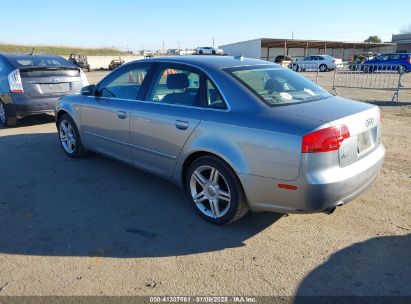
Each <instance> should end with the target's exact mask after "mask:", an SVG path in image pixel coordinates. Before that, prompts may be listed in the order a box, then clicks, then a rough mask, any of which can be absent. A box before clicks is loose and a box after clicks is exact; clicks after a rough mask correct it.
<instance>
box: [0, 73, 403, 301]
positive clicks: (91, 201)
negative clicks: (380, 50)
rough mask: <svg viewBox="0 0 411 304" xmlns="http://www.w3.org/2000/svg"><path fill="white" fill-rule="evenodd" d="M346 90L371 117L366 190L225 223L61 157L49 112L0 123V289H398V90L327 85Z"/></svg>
mask: <svg viewBox="0 0 411 304" xmlns="http://www.w3.org/2000/svg"><path fill="white" fill-rule="evenodd" d="M105 73H106V72H92V73H90V74H89V80H90V82H91V83H92V82H96V81H97V80H98V79H100V78H101V77H102V76H103V75H104V74H105ZM331 74H332V73H327V74H325V75H321V78H320V83H321V84H322V85H323V86H325V87H327V86H329V84H330V78H331V77H332V76H331ZM407 77H408V75H407ZM408 80H409V79H407V81H408ZM407 81H404V83H407V84H408V82H407ZM410 83H411V81H410ZM410 87H411V86H410ZM355 94H357V96H360V97H357V98H358V99H367V100H374V102H375V103H377V104H378V105H380V106H382V110H383V115H384V121H383V142H384V144H385V146H386V148H387V155H386V160H385V164H384V167H383V169H382V172H381V174H380V175H379V177H378V178H377V180H376V182H375V183H374V184H373V186H372V187H371V188H370V189H369V190H368V191H367V192H366V193H365V194H363V195H362V196H361V197H359V198H358V199H356V200H355V201H354V202H352V203H350V204H348V205H346V206H344V207H341V208H338V209H337V210H336V212H335V213H334V214H332V215H325V214H312V215H290V216H282V215H279V214H272V213H259V214H249V215H248V216H246V217H245V218H244V219H242V220H241V221H239V222H237V223H235V224H233V225H230V226H226V227H216V226H213V225H211V224H208V223H206V222H204V221H202V220H200V219H199V217H198V216H197V215H196V214H195V213H194V212H193V211H192V210H191V207H190V205H189V204H188V203H187V202H186V201H185V199H184V197H183V194H182V192H181V191H180V189H178V188H176V187H175V186H173V185H171V184H169V183H167V182H166V181H164V180H162V179H159V178H157V177H154V176H151V175H149V174H146V173H144V172H141V171H138V170H134V169H131V168H129V167H127V166H125V165H122V164H120V163H118V162H115V161H112V160H109V159H106V158H104V157H101V156H98V155H91V156H88V157H86V158H84V159H80V160H72V159H69V158H68V157H66V156H65V155H64V154H63V152H62V150H61V148H60V147H59V142H58V140H57V134H56V128H55V126H54V124H53V117H49V116H38V117H30V118H27V119H24V120H23V121H21V122H20V124H19V126H18V127H17V128H13V129H0V156H1V157H0V172H1V174H2V177H3V178H2V181H1V184H0V231H1V234H0V265H1V267H0V295H254V296H256V295H282V296H287V295H311V294H314V295H411V284H410V283H409V282H411V254H410V252H411V157H410V155H409V151H410V150H411V97H410V96H409V95H407V94H408V92H405V93H404V94H402V95H401V96H402V97H401V102H400V103H390V102H386V100H389V99H390V98H389V94H388V95H387V96H385V95H383V94H382V93H374V92H372V91H359V90H347V91H346V92H344V91H342V92H341V93H340V95H342V96H349V97H352V95H355ZM372 94H376V96H377V97H379V98H374V97H373V95H372ZM384 94H385V93H384ZM386 97H388V98H386Z"/></svg>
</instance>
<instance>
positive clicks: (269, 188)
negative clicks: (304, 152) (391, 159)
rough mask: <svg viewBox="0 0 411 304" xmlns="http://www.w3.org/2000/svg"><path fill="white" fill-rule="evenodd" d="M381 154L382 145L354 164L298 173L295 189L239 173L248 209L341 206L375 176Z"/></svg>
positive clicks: (295, 210) (310, 209) (291, 210)
mask: <svg viewBox="0 0 411 304" xmlns="http://www.w3.org/2000/svg"><path fill="white" fill-rule="evenodd" d="M384 156H385V148H384V146H383V145H382V144H380V145H379V146H378V148H377V149H376V150H375V151H373V152H372V153H370V154H369V155H368V156H367V157H365V158H363V159H361V160H359V161H357V162H356V163H355V164H352V165H350V166H347V167H344V168H340V167H339V166H338V167H335V168H332V169H328V170H327V171H324V172H301V174H300V177H299V178H298V179H297V180H295V181H293V182H286V183H287V184H292V185H295V186H297V190H287V189H280V188H278V184H280V183H284V181H282V180H277V179H271V178H265V177H260V176H253V175H244V174H240V175H239V177H240V180H241V182H242V185H243V188H244V191H245V193H246V196H247V199H248V202H249V206H250V209H251V210H252V211H271V212H282V213H316V212H322V211H325V210H327V209H331V208H335V207H336V206H340V205H344V204H346V203H348V202H350V201H352V200H354V199H355V198H356V197H358V196H359V195H361V194H362V193H364V192H365V191H366V190H367V189H368V188H369V187H370V186H371V184H372V183H373V182H374V180H375V178H376V177H377V175H378V173H379V171H380V169H381V167H382V165H383V162H384Z"/></svg>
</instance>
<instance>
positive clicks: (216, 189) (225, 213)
mask: <svg viewBox="0 0 411 304" xmlns="http://www.w3.org/2000/svg"><path fill="white" fill-rule="evenodd" d="M185 189H186V194H187V196H188V197H189V199H190V201H191V203H192V205H193V207H194V209H195V210H196V212H197V213H198V214H199V215H200V216H201V217H202V218H204V219H205V220H207V221H209V222H211V223H214V224H218V225H223V224H227V223H232V222H234V221H236V220H238V219H240V218H241V217H243V216H244V215H245V214H246V213H247V211H248V205H247V201H246V198H245V194H244V191H243V188H242V186H241V183H240V180H239V179H238V177H237V175H236V174H235V172H234V171H233V170H232V169H231V168H230V167H229V166H228V165H227V164H226V163H225V162H223V161H222V160H220V159H218V158H216V157H213V156H205V157H201V158H199V159H198V160H196V161H195V162H193V164H192V165H191V166H190V168H189V169H188V174H187V176H186V184H185Z"/></svg>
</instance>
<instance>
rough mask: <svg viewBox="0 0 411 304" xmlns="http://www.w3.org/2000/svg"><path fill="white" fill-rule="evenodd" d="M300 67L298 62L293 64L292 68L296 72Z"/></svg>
mask: <svg viewBox="0 0 411 304" xmlns="http://www.w3.org/2000/svg"><path fill="white" fill-rule="evenodd" d="M299 69H300V67H299V66H298V64H293V65H292V70H293V71H294V72H298V70H299Z"/></svg>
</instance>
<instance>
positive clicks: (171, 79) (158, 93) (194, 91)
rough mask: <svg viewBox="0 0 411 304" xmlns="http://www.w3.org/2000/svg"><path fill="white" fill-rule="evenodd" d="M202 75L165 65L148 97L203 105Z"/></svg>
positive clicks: (176, 102)
mask: <svg viewBox="0 0 411 304" xmlns="http://www.w3.org/2000/svg"><path fill="white" fill-rule="evenodd" d="M200 87H201V75H200V73H197V72H194V71H192V70H189V69H184V68H181V69H180V68H174V67H172V66H163V67H162V68H161V69H160V70H159V72H158V73H157V77H156V79H155V82H154V84H153V87H152V88H151V90H150V94H149V95H148V97H147V100H148V101H152V102H156V103H166V104H174V105H183V106H193V107H202V98H201V90H200Z"/></svg>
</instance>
